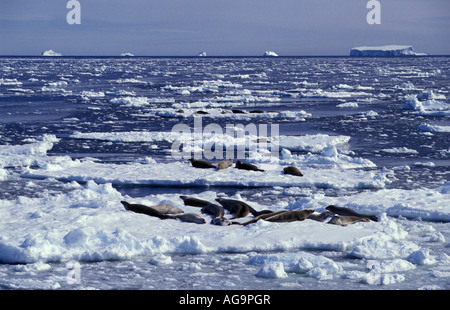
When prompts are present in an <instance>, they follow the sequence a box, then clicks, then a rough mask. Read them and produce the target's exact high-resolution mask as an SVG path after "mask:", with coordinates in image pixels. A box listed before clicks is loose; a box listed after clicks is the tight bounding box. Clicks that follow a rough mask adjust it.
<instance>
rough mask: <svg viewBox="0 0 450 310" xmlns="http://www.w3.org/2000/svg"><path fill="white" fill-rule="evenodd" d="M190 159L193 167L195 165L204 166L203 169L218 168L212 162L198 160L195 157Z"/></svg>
mask: <svg viewBox="0 0 450 310" xmlns="http://www.w3.org/2000/svg"><path fill="white" fill-rule="evenodd" d="M189 161H190V162H191V164H192V167H195V168H202V169H208V168H217V167H216V166H214V165H213V164H211V163H208V162H207V161H203V160H197V159H194V158H191V159H189Z"/></svg>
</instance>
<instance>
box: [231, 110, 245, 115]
mask: <svg viewBox="0 0 450 310" xmlns="http://www.w3.org/2000/svg"><path fill="white" fill-rule="evenodd" d="M231 112H233V113H234V114H245V112H244V111H242V110H238V109H231Z"/></svg>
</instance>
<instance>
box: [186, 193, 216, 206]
mask: <svg viewBox="0 0 450 310" xmlns="http://www.w3.org/2000/svg"><path fill="white" fill-rule="evenodd" d="M180 198H181V199H182V200H183V202H184V205H185V206H192V207H204V206H207V205H209V204H211V203H210V202H209V201H206V200H202V199H198V198H194V197H188V196H180Z"/></svg>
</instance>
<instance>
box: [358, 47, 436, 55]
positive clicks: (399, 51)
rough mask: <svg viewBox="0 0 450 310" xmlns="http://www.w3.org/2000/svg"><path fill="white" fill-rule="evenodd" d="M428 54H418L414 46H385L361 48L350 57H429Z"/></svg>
mask: <svg viewBox="0 0 450 310" xmlns="http://www.w3.org/2000/svg"><path fill="white" fill-rule="evenodd" d="M427 55H428V54H426V53H418V52H416V51H415V50H414V48H413V46H412V45H385V46H360V47H354V48H352V49H351V51H350V56H372V57H380V56H384V57H387V56H427Z"/></svg>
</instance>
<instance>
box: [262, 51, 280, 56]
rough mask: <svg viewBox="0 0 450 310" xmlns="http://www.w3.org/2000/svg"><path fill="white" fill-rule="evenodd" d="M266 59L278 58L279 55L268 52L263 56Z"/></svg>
mask: <svg viewBox="0 0 450 310" xmlns="http://www.w3.org/2000/svg"><path fill="white" fill-rule="evenodd" d="M263 56H264V57H278V54H277V53H275V52H272V51H266V52H265V53H264V55H263Z"/></svg>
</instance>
